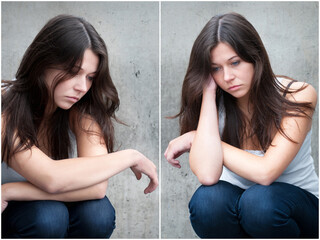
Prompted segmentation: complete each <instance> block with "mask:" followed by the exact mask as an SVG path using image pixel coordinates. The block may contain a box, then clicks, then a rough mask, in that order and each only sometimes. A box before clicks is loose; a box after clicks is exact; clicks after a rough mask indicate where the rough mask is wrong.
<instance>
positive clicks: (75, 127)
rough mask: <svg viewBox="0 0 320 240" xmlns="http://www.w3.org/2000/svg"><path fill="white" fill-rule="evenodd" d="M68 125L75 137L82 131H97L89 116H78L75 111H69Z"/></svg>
mask: <svg viewBox="0 0 320 240" xmlns="http://www.w3.org/2000/svg"><path fill="white" fill-rule="evenodd" d="M69 124H70V129H71V131H72V132H73V133H74V134H76V135H77V133H80V132H83V131H93V130H97V123H96V122H95V121H94V119H93V118H92V117H91V116H90V115H87V114H86V115H80V113H79V112H77V111H76V110H71V111H70V115H69Z"/></svg>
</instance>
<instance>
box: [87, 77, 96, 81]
mask: <svg viewBox="0 0 320 240" xmlns="http://www.w3.org/2000/svg"><path fill="white" fill-rule="evenodd" d="M87 78H88V80H89V81H91V82H92V81H93V80H94V78H95V77H94V76H87Z"/></svg>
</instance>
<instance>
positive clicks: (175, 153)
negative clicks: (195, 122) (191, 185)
mask: <svg viewBox="0 0 320 240" xmlns="http://www.w3.org/2000/svg"><path fill="white" fill-rule="evenodd" d="M195 133H196V131H191V132H187V133H185V134H183V135H181V136H180V137H177V138H175V139H173V140H171V141H170V142H169V145H168V147H167V149H166V151H165V153H164V156H165V158H166V159H167V161H168V162H169V163H170V164H171V165H172V166H174V167H176V168H181V165H180V162H179V161H178V160H177V159H176V158H178V157H180V156H181V155H182V154H183V153H185V152H188V151H189V150H190V148H191V145H192V142H193V138H194V135H195Z"/></svg>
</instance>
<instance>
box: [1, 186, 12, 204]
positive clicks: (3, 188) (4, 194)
mask: <svg viewBox="0 0 320 240" xmlns="http://www.w3.org/2000/svg"><path fill="white" fill-rule="evenodd" d="M8 187H9V185H8V184H7V183H5V184H2V185H1V198H2V200H3V201H9V200H10V197H9V188H8Z"/></svg>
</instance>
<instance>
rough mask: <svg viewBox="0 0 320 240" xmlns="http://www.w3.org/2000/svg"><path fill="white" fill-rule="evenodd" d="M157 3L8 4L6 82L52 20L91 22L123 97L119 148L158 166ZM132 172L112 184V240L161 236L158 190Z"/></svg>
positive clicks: (4, 45)
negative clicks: (69, 18)
mask: <svg viewBox="0 0 320 240" xmlns="http://www.w3.org/2000/svg"><path fill="white" fill-rule="evenodd" d="M158 7H159V3H158V2H130V3H128V2H90V3H89V2H3V3H2V35H1V36H2V69H1V70H2V79H12V78H13V77H14V75H15V72H16V70H17V68H18V64H19V63H20V60H21V58H22V56H23V54H24V51H25V50H26V48H27V47H28V46H29V45H30V43H31V41H32V40H33V38H34V37H35V36H36V34H37V33H38V32H39V30H40V29H41V28H42V27H43V25H44V24H45V23H46V22H47V21H48V20H49V19H50V18H52V17H54V16H56V15H58V14H62V13H64V14H72V15H76V16H82V17H84V18H85V19H87V20H88V21H89V22H90V23H91V24H92V25H93V26H94V27H95V28H96V30H97V31H98V32H99V34H101V36H102V38H103V39H104V40H105V42H106V45H107V48H108V52H109V59H110V69H111V76H112V78H113V81H114V83H115V85H116V87H117V89H118V92H119V96H120V101H121V104H120V110H119V111H118V114H117V116H118V117H119V118H120V119H121V120H122V121H124V122H125V123H127V124H128V125H129V126H128V127H126V126H123V125H119V124H116V140H117V145H116V147H118V148H119V149H126V148H132V149H137V150H139V151H140V152H142V153H143V154H145V156H147V157H148V158H150V159H151V160H152V161H153V162H154V163H155V164H156V165H157V166H158V156H159V150H158V145H159V107H158V106H159V97H158V96H159V88H158V86H159V77H158V76H159V72H158V68H159V44H158V42H159V34H158V33H159V8H158ZM147 184H148V179H147V178H146V177H145V176H144V177H143V178H142V179H141V180H140V181H139V182H138V181H137V180H136V179H135V176H134V174H133V173H132V172H131V170H126V171H124V172H122V173H120V174H118V175H117V176H115V177H113V178H111V179H110V183H109V187H108V191H107V196H108V197H109V199H110V201H111V202H112V204H113V205H114V207H115V209H116V229H115V231H114V233H113V235H112V238H158V237H159V208H158V205H159V191H158V190H156V191H155V192H153V193H151V194H149V195H144V193H143V190H144V188H145V187H146V186H147Z"/></svg>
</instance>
